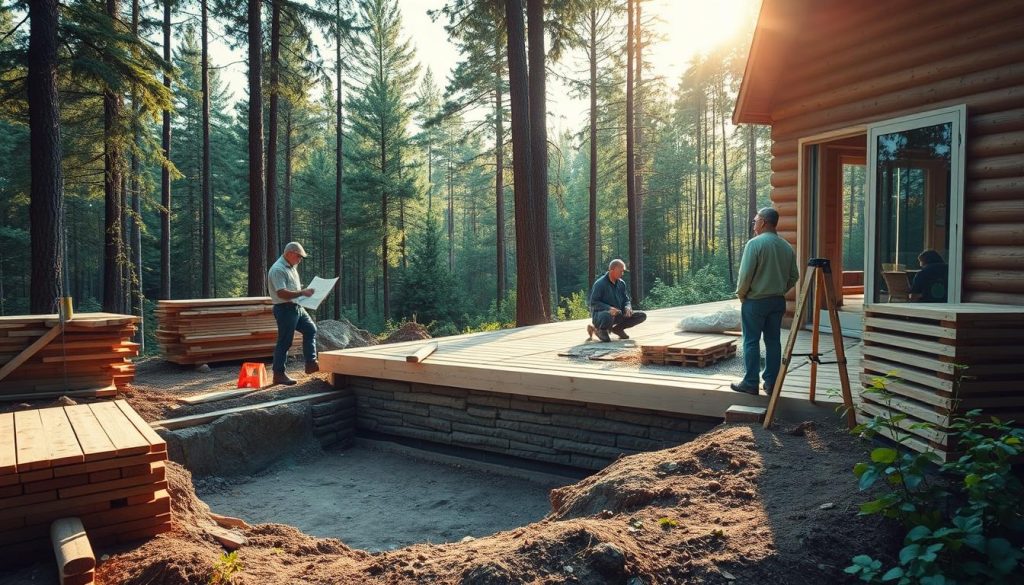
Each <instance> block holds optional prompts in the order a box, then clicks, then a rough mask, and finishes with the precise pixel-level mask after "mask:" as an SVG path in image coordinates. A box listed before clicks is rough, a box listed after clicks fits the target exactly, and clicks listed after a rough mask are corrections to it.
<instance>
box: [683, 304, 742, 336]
mask: <svg viewBox="0 0 1024 585" xmlns="http://www.w3.org/2000/svg"><path fill="white" fill-rule="evenodd" d="M739 329H740V312H739V309H722V310H721V311H716V312H714V313H694V314H693V315H687V316H685V317H683V318H682V319H681V320H680V321H679V330H680V331H693V332H696V333H721V332H723V331H738V330H739Z"/></svg>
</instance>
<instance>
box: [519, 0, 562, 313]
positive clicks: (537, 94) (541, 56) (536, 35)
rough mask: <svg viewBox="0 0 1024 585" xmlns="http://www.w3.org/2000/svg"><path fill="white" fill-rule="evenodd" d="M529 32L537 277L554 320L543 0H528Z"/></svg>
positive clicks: (544, 303)
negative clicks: (549, 220) (552, 308)
mask: <svg viewBox="0 0 1024 585" xmlns="http://www.w3.org/2000/svg"><path fill="white" fill-rule="evenodd" d="M526 18H527V21H528V22H529V24H530V26H529V28H528V29H527V34H528V35H529V39H528V43H527V45H528V47H529V54H528V58H529V88H530V89H529V100H530V156H531V158H532V159H533V165H532V172H531V173H530V206H531V211H532V213H533V216H534V220H533V221H534V234H533V238H534V240H535V241H536V246H537V256H536V259H535V260H536V269H535V271H534V273H533V274H534V275H535V276H534V278H535V279H536V284H537V287H538V289H539V291H538V294H539V295H540V299H541V305H540V311H541V318H542V319H543V321H541V322H543V323H547V322H548V321H551V315H552V314H551V297H552V296H553V295H554V296H557V294H556V291H555V290H554V289H553V288H552V282H553V281H552V276H553V274H554V269H553V267H554V257H553V256H552V255H551V251H552V248H551V234H550V232H549V231H548V130H547V95H546V87H547V84H546V81H545V78H546V75H547V72H546V69H545V68H546V64H545V61H546V54H545V50H544V0H526Z"/></svg>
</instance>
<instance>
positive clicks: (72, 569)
mask: <svg viewBox="0 0 1024 585" xmlns="http://www.w3.org/2000/svg"><path fill="white" fill-rule="evenodd" d="M50 539H51V540H52V541H53V553H54V555H56V557H57V570H58V571H60V574H61V582H62V583H63V581H64V577H65V576H67V577H71V576H74V575H80V574H82V573H85V572H88V571H91V570H92V569H93V568H94V567H95V566H96V557H95V556H94V555H93V553H92V546H91V545H90V544H89V537H88V536H86V534H85V527H84V526H82V521H81V520H79V519H78V518H61V519H59V520H54V521H53V524H51V525H50Z"/></svg>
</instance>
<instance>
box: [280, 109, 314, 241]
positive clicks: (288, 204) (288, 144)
mask: <svg viewBox="0 0 1024 585" xmlns="http://www.w3.org/2000/svg"><path fill="white" fill-rule="evenodd" d="M292 111H293V108H292V107H291V106H290V105H289V106H288V108H287V109H286V111H285V120H284V211H283V213H282V219H283V221H284V241H285V242H290V241H292V163H293V161H292ZM320 249H321V250H322V249H323V247H320ZM318 256H320V258H321V260H322V259H323V257H324V254H318Z"/></svg>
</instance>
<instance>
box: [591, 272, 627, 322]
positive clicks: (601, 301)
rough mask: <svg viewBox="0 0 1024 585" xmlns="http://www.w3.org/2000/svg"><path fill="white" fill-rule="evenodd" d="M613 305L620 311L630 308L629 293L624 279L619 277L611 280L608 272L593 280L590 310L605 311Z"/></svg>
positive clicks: (593, 311)
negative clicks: (613, 280)
mask: <svg viewBox="0 0 1024 585" xmlns="http://www.w3.org/2000/svg"><path fill="white" fill-rule="evenodd" d="M611 307H615V308H616V309H619V310H620V311H625V310H626V309H632V306H631V305H630V300H629V293H628V292H626V281H624V280H622V279H621V278H620V279H618V280H617V281H615V282H612V281H611V279H610V278H608V273H607V272H605V273H604V276H602V277H601V278H598V279H597V280H595V281H594V286H593V287H592V288H591V289H590V312H591V313H597V312H598V311H607V310H608V309H610V308H611Z"/></svg>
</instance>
